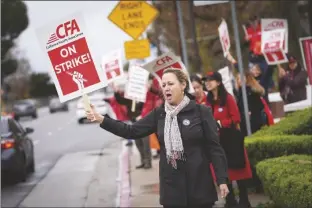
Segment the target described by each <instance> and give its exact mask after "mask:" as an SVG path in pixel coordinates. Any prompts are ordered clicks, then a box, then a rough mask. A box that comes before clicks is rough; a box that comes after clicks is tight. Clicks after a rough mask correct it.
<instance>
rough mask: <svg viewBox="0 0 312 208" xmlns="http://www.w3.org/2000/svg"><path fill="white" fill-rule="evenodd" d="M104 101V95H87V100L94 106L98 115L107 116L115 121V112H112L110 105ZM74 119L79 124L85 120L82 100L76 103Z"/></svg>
mask: <svg viewBox="0 0 312 208" xmlns="http://www.w3.org/2000/svg"><path fill="white" fill-rule="evenodd" d="M105 99H106V96H105V94H104V93H98V94H91V95H89V100H90V102H91V103H92V104H93V105H94V107H95V109H96V111H97V112H98V113H100V114H102V115H103V116H109V117H111V118H114V119H116V114H115V112H114V111H113V109H112V107H111V105H110V104H109V103H108V102H106V101H105ZM76 117H77V120H78V123H79V124H82V123H84V121H85V120H86V119H87V117H86V113H85V109H84V104H83V100H82V98H80V99H79V100H78V101H77V111H76Z"/></svg>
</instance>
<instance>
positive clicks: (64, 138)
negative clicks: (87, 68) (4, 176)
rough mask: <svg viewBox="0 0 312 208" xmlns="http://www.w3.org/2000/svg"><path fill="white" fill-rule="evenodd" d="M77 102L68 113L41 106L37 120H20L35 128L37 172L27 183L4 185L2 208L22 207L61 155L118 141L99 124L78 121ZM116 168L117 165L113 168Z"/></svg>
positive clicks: (93, 148) (32, 136)
mask: <svg viewBox="0 0 312 208" xmlns="http://www.w3.org/2000/svg"><path fill="white" fill-rule="evenodd" d="M75 105H76V103H75V102H74V103H70V105H69V109H70V110H69V112H59V113H55V114H50V113H49V111H48V109H47V108H41V109H39V112H38V118H37V119H34V120H33V119H31V118H29V119H28V118H25V119H24V118H22V119H21V121H20V123H21V124H22V126H23V127H32V128H34V130H35V131H34V132H33V133H32V134H31V135H30V137H31V138H32V140H33V142H34V144H35V161H36V172H35V173H34V174H32V175H30V176H29V177H28V179H27V181H26V182H24V183H19V184H15V185H6V186H4V187H2V189H1V198H2V201H1V205H2V207H16V206H19V205H20V204H21V202H22V201H23V200H24V199H25V197H26V196H27V195H28V194H29V193H30V192H31V190H32V189H33V188H34V187H35V186H36V184H38V182H39V181H41V180H42V179H43V178H44V177H45V176H46V174H47V173H48V172H49V171H50V170H51V169H52V168H53V166H54V165H55V164H56V162H57V161H58V159H59V158H60V157H61V156H62V155H64V154H68V153H75V152H81V151H100V149H102V148H103V147H104V148H105V146H106V147H107V148H109V146H110V144H111V143H112V142H114V141H116V137H114V136H112V135H111V134H109V133H107V132H106V131H104V130H102V129H100V128H98V126H97V125H96V124H83V125H80V124H78V122H77V120H76V118H75V110H76V108H75ZM115 151H116V150H115ZM103 157H105V155H104V156H103ZM117 167H118V165H116V166H115V167H114V168H116V169H117ZM112 171H114V172H115V171H116V170H112ZM114 189H115V187H112V192H115V190H114ZM51 194H52V193H51ZM111 200H115V198H112V199H111ZM47 206H48V205H47Z"/></svg>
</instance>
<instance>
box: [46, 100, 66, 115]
mask: <svg viewBox="0 0 312 208" xmlns="http://www.w3.org/2000/svg"><path fill="white" fill-rule="evenodd" d="M49 110H50V113H54V112H57V111H68V104H67V103H61V102H60V100H59V98H52V99H51V100H50V102H49Z"/></svg>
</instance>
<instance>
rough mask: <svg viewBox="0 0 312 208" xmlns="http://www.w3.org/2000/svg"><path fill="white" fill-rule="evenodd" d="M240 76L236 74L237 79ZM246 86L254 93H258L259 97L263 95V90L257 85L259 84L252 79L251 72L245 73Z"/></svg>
mask: <svg viewBox="0 0 312 208" xmlns="http://www.w3.org/2000/svg"><path fill="white" fill-rule="evenodd" d="M239 76H240V74H239V73H238V74H237V79H238V78H239ZM245 79H246V86H249V87H250V88H251V89H252V90H253V91H254V92H256V93H259V94H260V95H261V96H263V95H264V94H265V90H264V88H263V87H262V86H261V85H260V84H259V82H258V81H257V80H256V79H255V78H254V76H253V75H252V73H251V72H249V71H247V72H245Z"/></svg>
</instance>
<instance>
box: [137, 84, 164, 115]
mask: <svg viewBox="0 0 312 208" xmlns="http://www.w3.org/2000/svg"><path fill="white" fill-rule="evenodd" d="M152 88H153V91H160V90H161V89H160V86H159V83H158V81H157V79H154V80H153V87H152ZM162 103H163V99H162V97H161V96H160V95H159V94H157V93H154V92H151V90H149V91H147V95H146V101H145V103H144V105H143V109H142V112H141V116H142V118H144V117H145V116H146V115H147V114H149V112H151V111H152V110H153V109H154V108H157V107H158V106H160V105H161V104H162Z"/></svg>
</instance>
